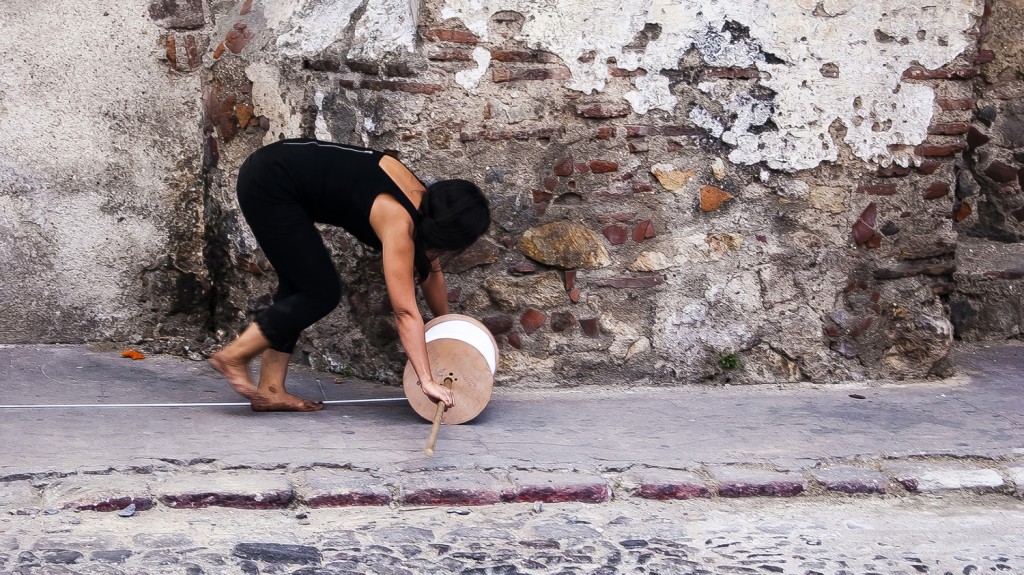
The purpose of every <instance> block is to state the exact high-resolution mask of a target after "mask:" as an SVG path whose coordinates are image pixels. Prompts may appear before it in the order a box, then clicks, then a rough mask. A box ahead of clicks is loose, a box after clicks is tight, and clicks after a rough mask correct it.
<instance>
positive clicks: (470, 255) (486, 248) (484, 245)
mask: <svg viewBox="0 0 1024 575" xmlns="http://www.w3.org/2000/svg"><path fill="white" fill-rule="evenodd" d="M500 256H501V249H500V248H499V247H498V244H496V243H494V242H493V241H491V240H490V239H488V238H480V239H479V240H477V241H476V242H475V243H474V244H473V245H471V246H469V248H467V249H466V251H464V252H462V253H461V254H459V255H457V256H455V257H453V258H452V259H450V260H448V261H447V262H445V271H446V272H450V273H453V274H460V273H462V272H464V271H467V270H470V269H472V268H475V267H477V266H483V265H487V264H493V263H494V262H496V261H498V259H499V257H500Z"/></svg>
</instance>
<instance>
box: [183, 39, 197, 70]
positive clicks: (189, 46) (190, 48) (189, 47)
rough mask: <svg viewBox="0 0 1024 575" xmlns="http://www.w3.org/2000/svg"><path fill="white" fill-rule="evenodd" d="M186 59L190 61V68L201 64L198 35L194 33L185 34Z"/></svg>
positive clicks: (192, 68)
mask: <svg viewBox="0 0 1024 575" xmlns="http://www.w3.org/2000/svg"><path fill="white" fill-rule="evenodd" d="M185 59H186V60H187V61H188V68H189V70H194V69H196V68H197V67H198V66H199V63H200V61H199V46H197V45H196V37H195V36H193V35H192V34H189V35H187V36H185Z"/></svg>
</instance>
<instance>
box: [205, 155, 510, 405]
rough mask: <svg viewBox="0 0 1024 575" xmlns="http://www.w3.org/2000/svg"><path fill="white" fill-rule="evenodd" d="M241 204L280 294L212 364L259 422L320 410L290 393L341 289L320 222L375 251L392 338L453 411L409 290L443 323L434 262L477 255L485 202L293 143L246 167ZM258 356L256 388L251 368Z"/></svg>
mask: <svg viewBox="0 0 1024 575" xmlns="http://www.w3.org/2000/svg"><path fill="white" fill-rule="evenodd" d="M238 203H239V206H240V207H241V209H242V214H243V215H244V216H245V220H246V222H247V223H248V224H249V228H250V229H251V230H252V233H253V235H254V236H255V237H256V241H257V242H258V243H259V245H260V248H262V249H263V253H264V254H266V256H267V259H268V260H270V263H271V265H272V266H273V267H274V270H275V271H276V272H277V277H278V288H277V292H276V293H275V294H274V300H273V305H271V306H270V307H269V308H268V309H266V310H265V311H263V312H262V313H261V314H259V316H257V317H256V320H255V321H254V322H253V323H252V324H250V325H249V326H248V327H247V328H246V329H245V331H243V332H242V334H241V335H239V336H238V338H237V339H235V340H234V341H233V342H231V344H229V345H228V346H227V347H225V348H224V349H222V350H221V351H219V352H217V353H216V354H214V355H213V357H211V358H210V363H211V364H213V367H214V368H216V369H217V371H219V372H220V373H221V374H222V375H223V376H224V377H225V378H226V379H227V380H228V382H229V383H230V384H231V386H232V387H233V388H234V389H235V391H237V392H238V393H240V394H242V395H243V396H245V397H246V398H247V399H248V400H249V401H250V403H251V404H252V408H253V410H254V411H316V410H319V409H322V408H323V403H319V402H312V401H307V400H305V399H302V398H300V397H297V396H295V395H292V394H290V393H288V392H287V390H286V389H285V378H286V376H287V372H288V361H289V359H290V357H291V353H292V350H293V349H294V348H295V344H296V342H297V340H298V338H299V334H300V333H301V332H302V330H303V329H305V328H307V327H309V326H310V325H312V324H313V323H314V322H316V321H317V320H319V319H320V318H322V317H324V316H325V315H327V314H328V313H330V312H331V310H333V309H334V308H335V307H336V306H337V305H338V302H339V301H340V300H341V293H342V286H341V281H340V280H339V278H338V272H337V270H336V269H335V267H334V263H333V262H332V261H331V258H330V256H329V254H328V252H327V248H326V247H325V246H324V242H323V238H322V237H321V236H320V232H319V231H317V229H316V227H315V225H314V224H317V223H325V224H330V225H335V226H340V227H342V228H344V229H345V230H346V231H348V232H349V233H350V234H352V235H353V236H355V237H356V239H358V240H359V241H361V242H363V243H364V244H367V245H368V246H371V247H373V248H377V249H380V250H381V251H382V253H383V258H384V261H383V264H384V282H385V284H386V287H387V291H388V296H389V298H390V300H391V305H392V308H393V310H394V315H395V320H396V323H397V326H398V334H399V338H400V339H401V342H402V346H403V348H404V349H405V353H406V355H407V356H408V358H409V361H410V363H411V364H412V367H413V369H414V370H415V371H416V376H417V377H418V378H419V383H420V387H421V389H422V390H423V393H425V394H426V395H427V396H428V397H430V398H431V399H433V400H435V401H444V402H445V404H446V405H447V406H448V407H451V406H452V405H454V400H453V397H452V393H451V390H449V389H448V388H445V387H444V386H442V385H439V384H438V383H437V382H436V381H434V378H433V376H432V374H431V370H430V365H429V362H428V359H427V347H426V342H425V340H424V335H423V334H424V326H423V318H422V317H421V316H420V312H419V308H418V306H417V304H416V282H417V280H418V281H419V283H420V286H421V289H422V290H423V296H424V299H425V300H426V302H427V306H428V307H429V308H430V311H431V312H432V313H433V314H434V315H435V316H437V315H443V314H446V313H448V297H447V296H448V293H447V291H448V290H447V288H446V286H445V281H444V275H443V274H442V272H441V269H440V267H439V265H438V262H439V258H440V257H441V256H442V255H444V254H445V253H451V252H458V251H461V250H463V249H465V248H467V247H469V246H470V245H472V244H473V242H475V241H476V240H477V238H479V237H480V236H481V235H483V234H484V233H485V232H486V231H487V229H488V227H490V223H491V214H490V208H489V206H488V203H487V199H486V198H485V197H484V195H483V193H482V192H481V191H480V189H479V188H477V186H476V185H474V184H473V183H472V182H468V181H465V180H442V181H439V182H436V183H434V184H431V185H430V186H429V187H428V186H424V185H423V183H422V182H420V180H419V179H418V178H417V177H416V176H415V175H414V174H413V173H412V172H411V171H409V169H408V168H406V167H405V166H404V165H402V163H401V162H399V161H398V160H396V159H395V158H392V157H391V156H388V155H385V154H384V153H382V152H379V151H376V150H371V149H367V148H361V147H358V146H348V145H342V144H334V143H330V142H321V141H318V140H311V139H291V140H281V141H278V142H274V143H273V144H269V145H267V146H265V147H263V148H260V149H258V150H256V151H255V152H253V153H252V155H250V156H249V157H248V158H247V159H246V160H245V162H244V163H243V164H242V167H241V168H240V169H239V171H238ZM260 354H262V356H263V357H262V361H261V363H260V374H259V381H258V383H255V384H254V383H253V381H252V376H251V373H250V371H249V365H250V363H251V362H252V360H253V359H254V358H255V357H256V356H257V355H260Z"/></svg>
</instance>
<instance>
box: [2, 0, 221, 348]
mask: <svg viewBox="0 0 1024 575" xmlns="http://www.w3.org/2000/svg"><path fill="white" fill-rule="evenodd" d="M0 30H2V33H0V61H2V62H3V66H2V68H0V313H2V316H3V320H0V341H2V342H38V341H64V342H67V341H82V340H86V339H115V340H129V339H140V338H152V337H155V336H158V335H164V334H176V333H182V332H187V333H189V334H191V333H194V332H196V331H197V330H196V327H197V326H198V327H199V328H200V329H201V328H202V327H203V325H204V322H205V317H206V315H207V313H206V301H207V298H206V297H205V291H206V285H207V280H206V265H205V263H204V260H203V243H202V209H203V198H202V190H203V186H202V179H201V172H200V166H199V163H198V158H199V155H200V154H201V149H200V148H199V140H198V130H197V128H196V115H197V110H198V106H197V102H196V97H195V95H196V93H197V92H198V90H199V85H200V78H199V77H198V76H194V77H181V76H177V75H173V74H168V73H167V69H166V66H164V65H162V63H161V62H159V61H157V60H156V59H155V58H154V46H155V45H156V43H157V42H158V41H159V40H160V39H161V36H162V35H161V31H160V29H159V28H158V27H157V26H156V25H154V23H153V21H152V20H151V18H150V16H149V14H147V13H146V11H145V9H144V8H143V9H140V8H138V7H135V6H132V3H116V2H115V3H99V4H97V3H94V2H71V1H65V2H55V3H53V4H51V5H48V6H47V7H46V9H44V10H41V9H40V7H39V5H38V3H35V2H28V1H24V0H10V1H5V2H3V3H2V4H0Z"/></svg>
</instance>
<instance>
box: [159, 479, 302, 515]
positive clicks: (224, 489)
mask: <svg viewBox="0 0 1024 575" xmlns="http://www.w3.org/2000/svg"><path fill="white" fill-rule="evenodd" d="M154 489H155V491H156V492H157V493H156V494H157V496H158V499H159V500H160V502H161V503H163V504H164V505H166V506H168V507H175V508H189V509H194V508H200V507H211V506H217V507H235V508H240V509H273V508H280V507H287V506H288V504H289V503H290V502H291V500H292V494H293V492H292V487H291V484H290V483H289V482H288V481H287V480H286V479H285V478H284V477H282V476H279V475H270V474H255V473H253V474H237V475H236V474H226V473H219V474H215V475H210V476H195V477H188V476H183V477H175V478H172V479H169V480H168V481H166V482H165V483H162V484H160V485H159V486H157V487H155V488H154Z"/></svg>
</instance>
